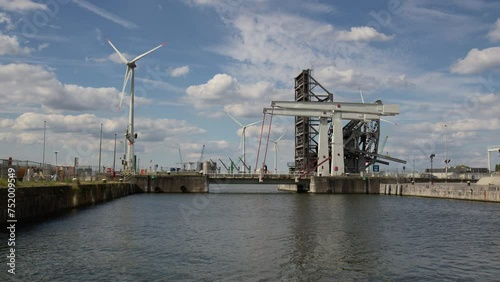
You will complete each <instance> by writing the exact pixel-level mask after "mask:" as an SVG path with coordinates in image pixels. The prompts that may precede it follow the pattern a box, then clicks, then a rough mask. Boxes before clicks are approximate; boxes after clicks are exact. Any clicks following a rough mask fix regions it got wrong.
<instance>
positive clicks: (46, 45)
mask: <svg viewBox="0 0 500 282" xmlns="http://www.w3.org/2000/svg"><path fill="white" fill-rule="evenodd" d="M49 46H50V45H49V43H42V44H40V45H38V51H39V52H40V51H42V50H43V49H46V48H48V47H49Z"/></svg>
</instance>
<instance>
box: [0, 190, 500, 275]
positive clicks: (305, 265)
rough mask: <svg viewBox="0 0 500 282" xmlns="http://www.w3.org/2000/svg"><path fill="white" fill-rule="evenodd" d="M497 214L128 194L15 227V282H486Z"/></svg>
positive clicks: (364, 203) (393, 204)
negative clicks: (198, 281)
mask: <svg viewBox="0 0 500 282" xmlns="http://www.w3.org/2000/svg"><path fill="white" fill-rule="evenodd" d="M252 188H254V189H253V190H252ZM259 189H260V190H259ZM211 191H212V192H214V190H213V188H212V186H211ZM249 191H252V193H249V194H248V192H249ZM256 191H257V192H258V193H256ZM267 192H273V193H270V194H269V193H267ZM499 214H500V205H498V204H492V203H480V202H468V201H450V200H440V199H424V198H410V197H394V196H392V197H391V196H378V195H309V194H290V193H277V192H276V190H275V187H270V186H265V187H264V186H254V187H252V186H245V187H242V186H224V187H220V189H219V191H217V193H214V194H174V195H172V194H143V195H133V196H129V197H125V198H121V199H117V200H114V201H112V202H108V203H105V204H101V205H95V206H92V207H89V208H84V209H78V210H74V211H72V212H70V213H65V214H63V215H59V216H56V217H52V218H50V219H48V220H46V221H44V222H41V223H31V224H28V225H24V226H22V227H21V228H20V230H18V233H17V234H18V249H17V252H18V254H19V259H18V264H17V269H16V270H17V273H18V274H17V275H16V278H18V279H21V281H41V280H44V281H70V280H75V281H93V280H120V281H145V280H148V281H179V280H181V281H182V280H186V281H192V280H208V281H235V280H242V281H247V280H258V279H262V280H265V281H280V280H281V281H332V280H333V281H335V280H342V281H344V280H350V281H358V280H477V281H494V280H497V279H498V277H500V270H499V269H500V268H499V263H498V262H499V261H500V245H499V243H498V235H500V224H499V223H500V219H499V217H498V215H499ZM1 236H2V237H1V238H0V239H1V242H6V236H7V235H6V234H5V233H2V234H1ZM6 248H7V246H6V244H1V245H0V252H1V253H6ZM4 265H5V264H4ZM1 275H2V276H0V280H1V281H6V280H5V279H3V278H5V277H4V276H5V275H6V274H5V272H4V273H2V274H1Z"/></svg>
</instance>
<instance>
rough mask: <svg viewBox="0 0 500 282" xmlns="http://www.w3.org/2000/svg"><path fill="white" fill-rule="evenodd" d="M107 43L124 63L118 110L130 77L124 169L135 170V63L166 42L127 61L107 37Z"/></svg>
mask: <svg viewBox="0 0 500 282" xmlns="http://www.w3.org/2000/svg"><path fill="white" fill-rule="evenodd" d="M107 40H108V43H109V45H111V47H113V49H114V50H115V51H116V53H117V54H118V56H119V57H120V59H121V60H122V62H123V63H124V64H125V65H126V69H125V78H124V79H123V88H122V92H121V93H120V104H119V105H118V111H120V109H121V106H122V102H123V96H124V93H125V88H126V87H127V84H128V80H129V78H130V77H132V79H131V80H130V103H129V114H128V126H127V131H126V133H125V138H126V139H127V141H128V142H127V144H128V146H127V154H126V156H125V164H124V165H125V170H126V171H131V170H132V171H135V169H136V164H135V157H134V143H135V139H136V138H137V134H136V133H135V132H134V74H135V68H136V67H137V65H136V64H135V63H136V62H137V61H138V60H140V59H141V58H143V57H144V56H146V55H148V54H149V53H152V52H153V51H155V50H156V49H158V48H160V47H162V46H165V44H166V43H163V44H161V45H159V46H156V47H155V48H153V49H151V50H149V51H147V52H146V53H144V54H142V55H139V56H137V57H136V58H135V59H133V60H132V61H127V59H125V57H124V56H123V54H122V53H120V51H118V49H116V47H115V46H114V45H113V43H111V41H110V40H109V39H107Z"/></svg>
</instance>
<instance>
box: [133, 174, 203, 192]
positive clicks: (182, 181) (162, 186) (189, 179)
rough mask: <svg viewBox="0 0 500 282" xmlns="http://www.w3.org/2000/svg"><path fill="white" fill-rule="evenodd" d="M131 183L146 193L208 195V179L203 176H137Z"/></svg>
mask: <svg viewBox="0 0 500 282" xmlns="http://www.w3.org/2000/svg"><path fill="white" fill-rule="evenodd" d="M131 183H133V184H135V185H137V187H139V189H140V190H141V191H142V192H146V193H208V190H209V187H208V177H207V176H204V175H159V176H151V175H139V176H134V177H133V178H132V180H131Z"/></svg>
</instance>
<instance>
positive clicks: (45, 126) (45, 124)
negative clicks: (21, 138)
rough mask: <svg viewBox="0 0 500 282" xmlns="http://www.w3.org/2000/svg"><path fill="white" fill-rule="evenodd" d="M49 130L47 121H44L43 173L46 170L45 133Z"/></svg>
mask: <svg viewBox="0 0 500 282" xmlns="http://www.w3.org/2000/svg"><path fill="white" fill-rule="evenodd" d="M46 128H47V121H46V120H44V121H43V156H42V172H43V170H44V168H45V132H46Z"/></svg>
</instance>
